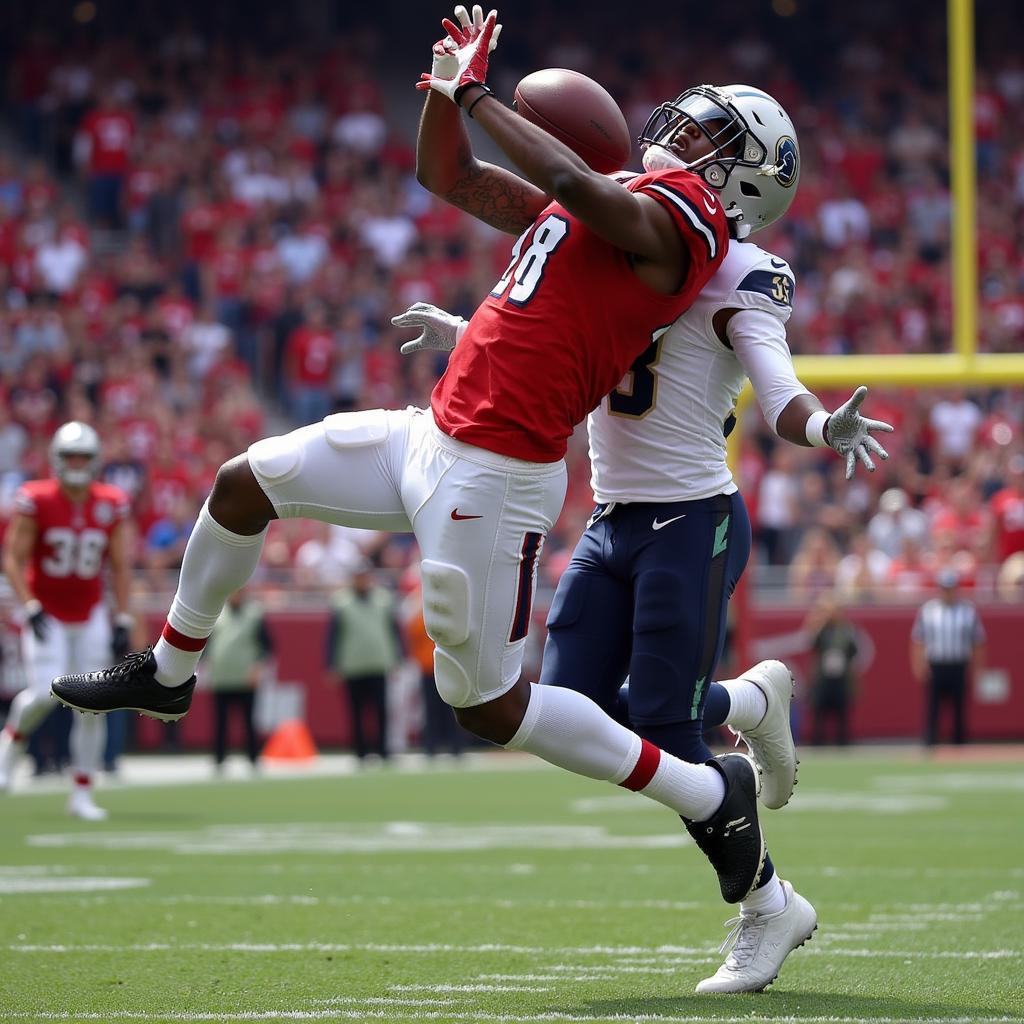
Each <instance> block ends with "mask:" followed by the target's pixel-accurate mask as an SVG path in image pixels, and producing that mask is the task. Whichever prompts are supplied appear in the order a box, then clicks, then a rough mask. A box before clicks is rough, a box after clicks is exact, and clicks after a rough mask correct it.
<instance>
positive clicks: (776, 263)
mask: <svg viewBox="0 0 1024 1024" xmlns="http://www.w3.org/2000/svg"><path fill="white" fill-rule="evenodd" d="M771 264H772V266H773V267H774V268H775V269H776V270H781V269H782V268H783V267H784V266H785V265H786V264H785V263H780V262H779V261H778V260H772V261H771Z"/></svg>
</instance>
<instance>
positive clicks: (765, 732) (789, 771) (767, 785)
mask: <svg viewBox="0 0 1024 1024" xmlns="http://www.w3.org/2000/svg"><path fill="white" fill-rule="evenodd" d="M739 678H740V679H745V680H746V681H747V682H750V683H753V684H754V685H755V686H756V687H757V688H758V689H759V690H760V691H761V692H762V693H763V694H764V696H765V699H766V700H767V702H768V710H767V711H766V712H765V713H764V718H762V719H761V721H760V722H758V723H757V725H755V726H754V728H753V729H747V730H739V729H733V732H734V733H736V735H737V736H738V737H739V738H740V739H741V740H743V742H744V743H746V745H747V748H748V749H749V750H750V756H751V757H752V758H753V759H754V761H755V762H756V763H757V766H758V768H760V769H761V793H760V797H761V803H763V804H764V805H765V807H770V808H772V809H774V810H777V809H778V808H779V807H785V806H786V804H788V803H789V798H790V797H791V796H792V795H793V787H794V786H795V785H796V770H797V765H798V764H799V763H800V762H799V761H798V760H797V759H796V745H795V744H794V743H793V731H792V729H791V728H790V725H789V702H790V701H791V700H792V699H793V687H794V685H795V684H794V680H793V673H792V672H790V671H789V668H788V667H787V666H785V665H784V664H783V663H782V662H781V661H761V662H758V663H757V664H756V665H755V666H754V667H753V668H749V669H747V671H746V672H744V673H743V674H742V675H741V676H740V677H739Z"/></svg>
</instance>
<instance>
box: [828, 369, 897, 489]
mask: <svg viewBox="0 0 1024 1024" xmlns="http://www.w3.org/2000/svg"><path fill="white" fill-rule="evenodd" d="M867 393H868V389H867V388H866V387H864V385H863V384H862V385H861V386H860V387H859V388H857V390H856V391H854V393H853V395H851V397H850V398H849V399H848V400H847V401H846V402H844V403H843V404H842V405H841V406H839V408H838V409H836V411H835V412H834V413H832V415H831V416H829V418H828V421H827V423H826V424H825V436H826V439H827V440H828V443H829V447H831V448H832V449H833V450H834V451H836V452H838V453H839V454H840V455H842V456H843V457H844V458H845V459H846V479H847V480H850V479H852V478H853V471H854V469H856V467H857V459H860V461H861V462H863V463H864V466H865V467H866V468H867V470H868V472H870V473H874V471H875V462H874V459H872V458H871V452H874V453H875V454H876V455H878V456H880V457H881V458H883V459H887V458H889V453H888V452H887V451H886V450H885V449H884V448H883V447H882V446H881V445H880V444H879V443H878V442H877V441H876V440H875V439H874V438H873V437H872V436H871V433H870V431H872V430H881V431H884V432H885V433H887V434H891V433H892V431H893V426H892V424H891V423H883V422H882V421H881V420H869V419H866V418H865V417H864V416H861V414H860V407H861V403H862V402H863V401H864V398H865V396H866V395H867Z"/></svg>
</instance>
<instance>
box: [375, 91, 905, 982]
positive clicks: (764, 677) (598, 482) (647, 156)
mask: <svg viewBox="0 0 1024 1024" xmlns="http://www.w3.org/2000/svg"><path fill="white" fill-rule="evenodd" d="M688 126H689V127H690V128H691V129H692V128H693V127H696V128H698V129H699V130H700V132H701V134H702V135H703V136H704V137H705V138H706V139H707V140H708V142H710V143H711V148H710V150H708V151H707V152H704V153H703V155H702V154H701V152H699V151H697V147H695V146H693V145H692V142H691V138H692V136H690V137H688V136H687V132H686V129H687V127H688ZM751 126H753V127H751ZM641 142H642V143H643V144H644V146H645V153H644V166H645V168H647V169H648V170H652V169H655V168H659V167H665V166H676V167H680V166H684V167H686V168H687V169H689V170H691V171H693V172H695V173H701V174H702V175H703V176H704V180H705V181H706V183H707V184H708V185H709V186H710V187H712V188H715V189H716V191H717V192H718V194H719V196H720V198H721V201H722V203H723V205H724V206H725V208H726V210H727V211H733V212H734V218H733V224H734V227H733V234H734V236H735V237H737V238H745V237H747V236H748V235H749V234H750V233H751V232H753V231H756V230H758V229H759V228H761V227H765V226H766V225H768V224H770V223H773V222H774V221H775V220H777V219H778V218H779V217H781V216H782V215H783V214H784V213H785V211H786V209H787V207H788V206H789V204H790V202H791V200H792V197H793V193H794V191H795V189H796V184H797V180H798V177H799V150H798V147H797V144H796V134H795V131H794V129H793V125H792V123H791V122H790V120H789V118H788V116H786V114H785V112H784V111H783V110H782V109H781V108H780V107H779V105H778V104H777V103H776V102H775V101H774V100H773V99H772V98H771V97H770V96H769V95H767V94H766V93H763V92H761V91H760V90H757V89H753V88H751V87H748V86H726V87H723V88H721V89H716V88H713V87H710V86H701V87H698V88H695V89H690V90H688V91H687V92H685V93H683V94H682V95H681V96H679V97H678V98H677V99H676V100H674V101H673V102H671V103H666V104H663V105H662V106H661V107H659V108H658V109H657V110H656V111H655V112H654V114H652V116H651V118H650V120H649V121H648V124H647V126H646V128H645V130H644V132H643V134H642V137H641ZM737 153H741V154H743V158H741V159H737V157H736V154H737ZM779 154H783V156H784V160H783V161H782V163H783V166H782V167H781V168H780V169H778V170H776V171H775V173H774V174H766V173H765V170H766V169H769V168H771V169H774V168H775V165H776V157H777V156H778V155H779ZM766 163H767V167H766ZM793 292H794V283H793V273H792V270H791V269H790V268H789V267H788V265H787V264H786V263H785V262H784V261H782V260H779V259H777V258H776V257H774V256H773V255H772V254H770V253H767V252H765V251H764V250H762V249H760V248H759V247H758V246H756V245H753V244H732V245H730V247H729V252H728V254H727V256H726V258H725V260H724V261H723V263H722V265H721V266H720V268H719V269H718V271H717V273H716V274H715V276H714V277H713V278H712V280H711V281H710V282H709V283H708V284H707V285H706V286H705V287H704V289H703V291H702V292H701V295H700V296H699V297H698V299H697V300H696V301H695V303H694V304H693V306H692V307H691V308H690V309H689V310H688V311H687V312H686V313H684V314H683V315H682V316H681V317H680V318H679V319H678V320H677V321H676V322H675V323H674V324H673V325H672V326H671V327H670V328H669V329H668V330H667V331H666V332H665V333H664V334H663V335H661V336H659V337H658V338H657V339H655V340H654V341H652V344H651V346H650V347H649V348H648V350H646V351H645V352H644V353H643V354H641V355H640V356H639V357H638V358H637V360H636V361H635V362H634V363H633V366H632V367H631V369H630V373H629V374H628V375H627V377H626V378H625V379H624V380H623V382H622V383H621V384H620V386H619V387H617V388H616V389H615V390H614V391H612V392H611V394H610V395H608V396H607V397H606V398H605V399H604V400H603V401H602V402H601V405H600V406H599V407H598V408H597V409H596V410H594V411H593V412H592V413H591V414H590V417H589V419H588V432H589V436H590V448H591V459H592V469H593V478H592V486H593V489H594V493H595V495H596V497H597V500H598V507H597V509H596V511H595V515H594V517H593V519H592V521H591V523H590V524H589V527H588V530H587V531H586V533H585V534H584V535H583V537H582V538H581V540H580V542H579V544H578V546H577V549H576V552H575V555H574V557H573V560H572V562H571V564H570V565H569V567H568V569H567V571H566V572H565V573H564V574H563V576H562V578H561V580H560V582H559V586H558V589H557V591H556V593H555V598H554V601H553V603H552V608H551V613H550V616H549V619H548V628H549V633H548V638H547V644H546V647H545V652H544V667H543V670H542V674H541V682H542V683H548V684H552V685H556V686H568V687H571V688H573V689H576V690H579V691H580V692H582V693H585V694H587V695H588V696H590V697H591V698H592V699H593V700H594V701H595V702H596V703H598V704H599V705H600V706H601V707H603V708H604V709H605V710H607V711H608V712H609V713H610V714H612V713H615V711H616V705H617V703H618V691H619V687H620V684H621V683H622V680H623V678H624V677H625V676H626V674H627V673H628V675H629V678H630V687H629V694H630V697H629V719H630V722H631V724H632V725H633V727H635V728H636V730H637V732H638V733H639V734H640V735H641V736H643V737H644V738H645V739H647V740H650V741H651V742H653V743H655V744H657V745H658V746H659V747H661V748H662V749H665V750H667V751H669V752H671V753H673V754H675V755H676V756H678V757H681V758H683V759H684V760H688V761H693V762H698V763H700V762H704V761H706V760H707V759H708V758H709V757H710V756H711V755H710V751H708V749H707V747H706V746H705V744H704V741H703V737H702V732H703V729H704V728H705V727H707V726H714V725H719V724H722V723H723V722H725V723H727V724H729V725H731V726H732V727H733V728H734V729H735V730H736V731H737V732H739V733H740V734H741V735H742V737H743V738H744V739H745V740H746V742H747V743H748V745H749V747H750V748H751V752H752V754H753V756H754V758H755V760H756V761H757V762H758V765H759V766H760V767H761V769H762V775H763V788H762V793H761V799H762V802H764V803H765V804H766V805H767V806H769V807H781V806H783V805H784V804H785V803H786V802H787V801H788V800H789V797H790V795H791V794H792V790H793V785H794V782H795V776H796V758H795V752H794V749H793V743H792V736H791V734H790V730H789V702H790V695H791V688H792V677H791V675H790V673H789V670H788V669H787V668H786V666H785V665H783V664H782V663H781V662H777V661H769V662H762V663H761V664H759V665H757V666H754V668H752V669H750V670H748V671H747V672H745V673H744V674H743V675H742V676H741V677H740V678H739V679H736V680H729V681H726V682H724V683H721V684H719V683H713V684H711V685H710V687H709V686H708V683H707V681H708V680H709V679H711V678H712V677H713V675H712V674H713V672H714V667H715V664H716V663H717V660H718V657H719V655H720V652H721V646H722V642H723V638H724V631H725V613H726V605H727V601H728V597H729V595H730V594H731V592H732V590H733V588H734V587H735V585H736V583H737V581H738V579H739V576H740V574H741V573H742V571H743V568H744V566H745V564H746V561H747V556H748V554H749V550H750V525H749V521H748V518H747V513H746V509H745V506H744V503H743V500H742V497H741V496H740V495H739V493H738V491H737V488H736V485H735V482H734V481H733V479H732V475H731V473H730V472H729V470H728V467H727V464H726V449H725V439H726V437H727V435H728V433H729V432H730V430H731V429H732V426H733V423H734V417H733V410H734V407H735V402H736V399H737V396H738V395H739V392H740V390H741V388H742V386H743V383H744V381H745V379H746V377H750V379H751V380H752V382H753V385H754V390H755V393H756V394H757V396H758V398H759V400H760V403H761V406H762V409H763V411H764V414H765V416H766V418H767V419H768V422H769V423H770V424H771V425H772V427H773V428H774V429H775V430H776V432H777V433H778V434H779V436H780V437H782V438H784V439H786V440H788V441H791V442H792V443H794V444H798V445H804V446H808V445H819V446H823V445H825V444H828V445H830V446H831V447H832V448H834V449H835V450H836V451H838V452H839V453H840V454H842V455H844V456H845V457H846V458H847V476H848V477H849V476H851V475H852V473H853V469H854V465H855V463H854V459H855V457H860V458H861V460H862V461H863V462H864V463H865V465H866V466H867V468H868V469H869V470H870V469H873V468H874V466H873V463H872V461H871V456H870V452H872V451H873V452H875V453H877V454H880V455H881V456H882V457H883V458H885V457H887V456H886V453H885V452H884V451H883V450H882V448H881V446H880V445H878V443H877V442H876V441H875V440H874V439H873V438H871V437H870V435H869V433H868V431H869V430H871V429H878V430H889V429H891V428H890V427H889V426H888V425H887V424H883V423H880V422H877V421H869V420H864V419H863V418H861V417H860V415H859V413H858V411H857V409H858V407H859V404H860V402H861V401H862V399H863V394H864V393H863V390H859V391H858V392H857V393H856V394H855V395H854V397H853V398H852V399H851V400H850V401H849V402H847V403H846V404H845V405H844V406H843V407H841V408H840V409H839V410H837V411H836V412H835V413H834V414H832V416H831V417H829V416H828V414H826V413H825V412H824V411H823V407H822V405H821V403H820V402H818V401H817V399H815V398H814V397H813V396H812V395H811V394H810V393H809V392H808V391H807V389H806V388H805V387H804V386H803V385H802V384H801V383H800V381H799V380H798V379H797V377H796V374H795V371H794V369H793V364H792V357H791V355H790V352H789V348H788V345H787V344H786V336H785V328H784V325H785V322H786V320H787V319H788V318H789V315H790V312H791V303H792V298H793ZM392 322H393V323H394V324H396V325H397V326H402V327H419V328H421V329H422V333H421V335H420V336H419V337H418V338H416V339H415V340H414V341H410V342H407V343H406V344H405V345H403V346H402V351H403V353H404V354H408V353H410V352H414V351H418V350H420V349H440V350H446V351H450V350H451V349H452V348H454V347H455V344H456V342H457V341H458V339H459V338H460V337H461V335H462V333H463V332H464V330H465V326H466V325H465V322H464V321H462V320H460V319H459V318H458V317H453V316H451V315H450V314H448V313H446V312H444V311H443V310H439V309H437V308H436V307H433V306H430V305H427V304H425V303H418V304H416V305H414V306H413V307H411V308H410V309H409V310H407V311H406V312H405V313H403V314H400V315H399V316H397V317H395V318H394V319H393V320H392ZM705 701H707V704H706V705H705ZM764 875H765V878H764V881H763V882H762V883H761V884H760V885H759V886H758V887H757V889H756V890H755V891H754V892H753V893H751V894H750V896H749V897H748V898H747V899H745V900H744V901H743V903H742V904H741V908H740V909H741V916H740V918H739V919H737V921H736V922H735V923H736V924H739V925H740V928H739V930H738V931H737V934H736V936H735V938H736V942H735V946H734V950H733V953H732V954H731V955H730V956H729V958H728V959H727V961H726V963H725V964H724V965H723V967H722V968H721V969H720V970H719V971H718V973H717V974H716V975H715V976H714V977H712V978H709V979H706V980H705V981H704V982H702V983H701V985H700V986H698V991H716V992H723V991H730V992H737V991H751V990H757V989H759V988H763V987H764V986H765V984H767V983H768V982H770V981H771V980H772V979H773V978H774V977H775V975H776V974H777V973H778V967H779V965H781V962H782V960H783V959H784V958H785V956H786V955H787V954H788V952H789V951H790V950H791V949H792V948H793V946H794V945H796V944H797V943H799V942H800V941H802V940H803V939H805V938H806V937H807V935H808V934H809V923H808V922H809V921H811V920H813V910H811V909H810V907H809V905H808V904H807V903H806V901H804V900H802V898H801V897H799V896H798V895H795V894H794V893H793V890H792V887H791V886H790V884H789V883H788V882H780V881H779V880H778V878H777V876H775V875H774V873H773V871H772V866H771V863H770V861H769V860H766V865H765V872H764ZM794 897H795V898H794ZM731 923H732V922H731ZM750 935H756V936H757V937H758V938H760V937H761V936H762V935H763V936H765V937H766V939H767V941H764V942H754V941H749V936H750Z"/></svg>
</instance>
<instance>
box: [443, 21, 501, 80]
mask: <svg viewBox="0 0 1024 1024" xmlns="http://www.w3.org/2000/svg"><path fill="white" fill-rule="evenodd" d="M455 17H456V18H458V19H459V25H460V28H461V31H460V36H461V40H460V43H456V42H455V40H454V39H453V38H452V37H451V36H450V35H446V36H445V37H444V39H439V40H438V41H437V42H436V43H434V47H433V54H434V63H433V66H432V67H431V69H430V75H431V77H432V78H439V79H442V80H443V81H449V82H450V81H451V80H452V79H453V78H454V77H455V75H456V73H457V72H458V70H459V59H458V57H456V56H455V51H456V50H457V49H458V48H459V45H461V43H462V42H471V41H472V40H474V39H476V37H477V36H478V35H480V33H481V32H482V31H483V28H484V9H483V8H482V7H481V6H480V5H479V4H474V5H473V13H472V14H470V13H469V11H467V10H466V8H465V7H463V6H462V4H459V6H458V7H456V8H455ZM500 35H501V26H500V25H495V26H494V32H493V33H492V34H491V42H490V44H489V45H488V47H487V52H488V53H493V52H494V48H495V47H496V46H497V45H498V36H500Z"/></svg>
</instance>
